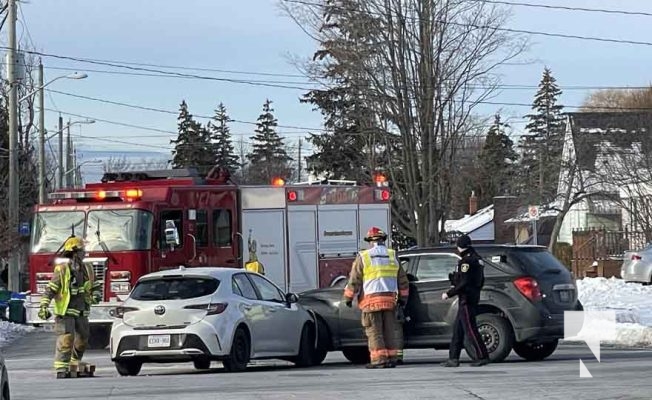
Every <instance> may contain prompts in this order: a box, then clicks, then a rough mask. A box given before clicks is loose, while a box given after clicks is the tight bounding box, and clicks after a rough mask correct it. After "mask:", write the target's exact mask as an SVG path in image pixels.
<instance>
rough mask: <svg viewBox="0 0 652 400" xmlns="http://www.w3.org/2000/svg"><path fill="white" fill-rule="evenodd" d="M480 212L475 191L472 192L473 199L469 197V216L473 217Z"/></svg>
mask: <svg viewBox="0 0 652 400" xmlns="http://www.w3.org/2000/svg"><path fill="white" fill-rule="evenodd" d="M476 212H478V198H477V197H476V195H475V190H473V191H471V197H469V215H473V214H475V213H476Z"/></svg>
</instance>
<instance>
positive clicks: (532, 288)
mask: <svg viewBox="0 0 652 400" xmlns="http://www.w3.org/2000/svg"><path fill="white" fill-rule="evenodd" d="M514 286H516V289H518V291H519V292H521V294H522V295H523V296H525V297H527V298H528V300H530V301H539V300H541V297H542V296H541V290H539V283H538V282H537V281H536V280H535V279H534V278H532V277H529V276H525V277H522V278H518V279H516V280H515V281H514Z"/></svg>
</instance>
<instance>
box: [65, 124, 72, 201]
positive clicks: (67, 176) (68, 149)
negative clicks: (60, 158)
mask: <svg viewBox="0 0 652 400" xmlns="http://www.w3.org/2000/svg"><path fill="white" fill-rule="evenodd" d="M70 168H72V141H71V140H70V118H68V123H67V124H66V169H64V171H65V172H64V174H65V180H66V187H67V188H69V187H71V186H72V180H71V179H70Z"/></svg>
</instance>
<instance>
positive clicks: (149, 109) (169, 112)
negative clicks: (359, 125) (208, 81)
mask: <svg viewBox="0 0 652 400" xmlns="http://www.w3.org/2000/svg"><path fill="white" fill-rule="evenodd" d="M45 90H47V91H49V92H52V93H57V94H61V95H64V96H70V97H76V98H80V99H84V100H90V101H96V102H100V103H106V104H112V105H116V106H121V107H127V108H133V109H138V110H143V111H152V112H158V113H163V114H170V115H178V114H179V112H178V111H172V110H164V109H161V108H154V107H146V106H141V105H137V104H129V103H124V102H119V101H112V100H107V99H101V98H97V97H91V96H83V95H78V94H74V93H68V92H62V91H58V90H53V89H45ZM193 116H194V117H197V118H202V119H212V118H213V117H212V116H207V115H199V114H193ZM89 118H90V117H89ZM93 119H95V118H93ZM98 121H99V120H98ZM230 121H231V122H236V123H240V124H247V125H258V122H253V121H243V120H238V119H230ZM276 126H277V127H278V128H288V129H298V130H305V131H320V132H325V131H327V129H324V128H314V127H313V128H310V127H305V126H295V125H276ZM163 132H164V133H167V132H169V131H163ZM174 134H175V135H176V134H177V132H174Z"/></svg>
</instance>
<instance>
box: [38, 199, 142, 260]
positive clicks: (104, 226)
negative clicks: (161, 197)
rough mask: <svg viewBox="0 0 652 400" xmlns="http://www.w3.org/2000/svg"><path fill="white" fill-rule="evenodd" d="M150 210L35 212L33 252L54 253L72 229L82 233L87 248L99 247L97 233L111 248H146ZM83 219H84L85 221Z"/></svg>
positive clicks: (117, 249)
mask: <svg viewBox="0 0 652 400" xmlns="http://www.w3.org/2000/svg"><path fill="white" fill-rule="evenodd" d="M153 220H154V218H153V216H152V213H150V212H148V211H143V210H135V209H128V210H91V211H89V212H88V216H87V217H86V218H85V213H84V212H83V211H47V212H40V213H37V214H36V215H35V216H34V232H33V235H32V253H54V252H55V251H57V250H58V249H59V247H61V245H62V244H63V242H64V241H65V240H66V239H67V238H68V237H69V236H70V234H71V233H72V226H73V225H74V227H75V234H76V235H78V236H80V235H82V236H83V237H84V240H85V242H86V250H87V251H102V246H101V245H100V240H99V239H98V237H97V232H98V228H99V232H100V239H101V240H102V241H103V242H104V243H105V244H106V246H107V247H108V249H109V250H110V251H125V250H149V249H151V247H152V223H153ZM84 222H86V223H84Z"/></svg>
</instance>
